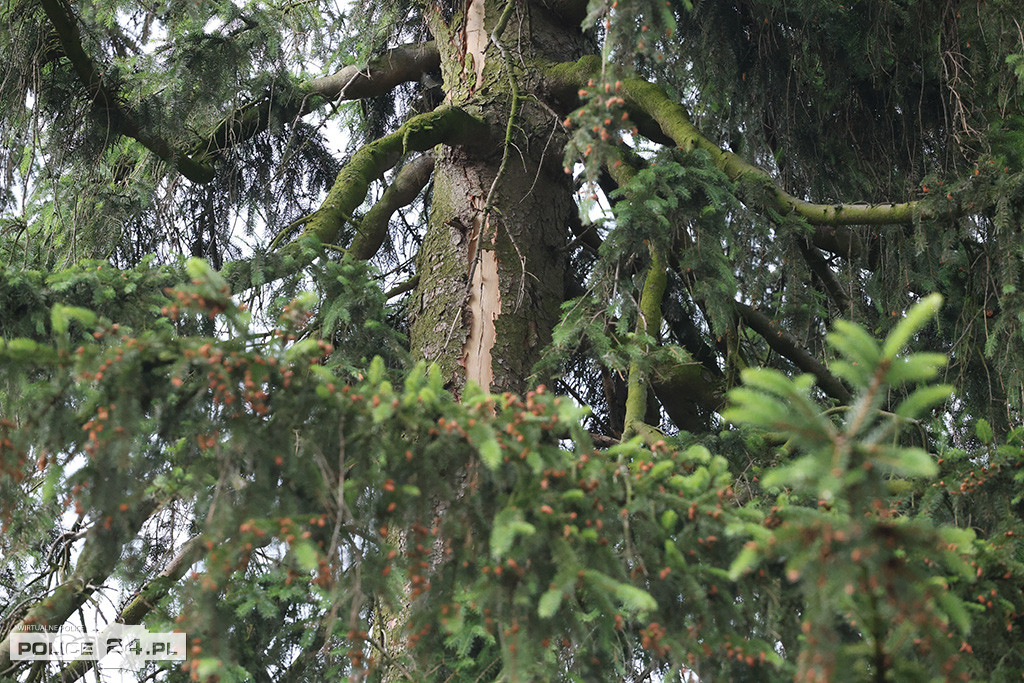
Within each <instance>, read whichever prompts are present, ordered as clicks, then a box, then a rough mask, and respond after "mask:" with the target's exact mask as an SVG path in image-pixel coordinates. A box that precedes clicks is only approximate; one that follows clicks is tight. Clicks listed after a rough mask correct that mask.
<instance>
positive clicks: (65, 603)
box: [0, 500, 157, 676]
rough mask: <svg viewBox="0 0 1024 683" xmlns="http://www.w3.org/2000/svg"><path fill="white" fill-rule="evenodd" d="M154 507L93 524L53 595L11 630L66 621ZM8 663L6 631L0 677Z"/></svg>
mask: <svg viewBox="0 0 1024 683" xmlns="http://www.w3.org/2000/svg"><path fill="white" fill-rule="evenodd" d="M156 507H157V505H156V502H155V501H150V500H147V501H145V502H143V503H140V504H138V505H136V506H135V507H134V508H131V509H129V511H128V512H126V513H124V514H123V515H122V516H121V517H120V518H118V519H117V520H115V521H114V523H113V524H111V525H109V527H108V526H107V525H104V524H96V525H95V526H94V527H93V528H92V529H91V530H90V531H89V533H88V534H87V535H86V540H85V547H84V548H83V549H82V553H81V555H80V556H79V558H78V563H77V565H76V566H75V571H74V572H72V574H71V576H70V577H68V579H67V581H65V582H64V583H62V584H61V585H60V586H58V587H57V589H56V590H55V591H54V592H53V594H52V595H50V596H49V597H48V598H46V599H45V600H43V601H42V602H40V603H39V604H37V605H36V606H34V607H33V608H32V609H30V610H29V611H28V613H27V614H26V615H25V616H24V617H23V618H22V619H21V621H19V622H18V623H17V624H15V625H14V627H13V628H12V629H11V632H12V633H13V632H15V631H19V630H22V629H24V628H25V627H26V626H29V625H32V624H44V625H51V626H56V625H60V624H63V623H64V622H65V621H67V619H68V618H69V617H70V616H71V615H72V614H74V613H75V610H77V609H78V608H79V607H81V606H82V605H83V604H85V601H86V600H88V599H89V596H91V595H92V594H93V593H94V592H95V591H96V589H97V588H98V587H100V586H102V585H103V583H104V582H105V581H106V580H107V578H108V577H109V576H110V574H111V572H113V571H114V569H115V568H116V567H117V563H118V561H119V560H120V558H121V549H122V548H123V547H124V544H125V543H127V542H128V541H129V540H131V539H132V538H134V537H135V535H136V534H137V533H138V531H139V529H140V528H141V527H142V525H143V523H144V522H145V521H146V520H147V519H148V518H149V516H150V515H151V514H152V513H153V511H154V510H155V509H156ZM11 663H12V660H11V635H10V633H8V634H7V635H6V636H5V637H4V639H3V640H2V641H0V676H5V675H7V674H8V673H10V668H11Z"/></svg>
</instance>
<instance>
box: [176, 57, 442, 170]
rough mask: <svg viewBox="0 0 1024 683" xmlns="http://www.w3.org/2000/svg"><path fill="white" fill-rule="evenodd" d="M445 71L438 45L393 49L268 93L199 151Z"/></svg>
mask: <svg viewBox="0 0 1024 683" xmlns="http://www.w3.org/2000/svg"><path fill="white" fill-rule="evenodd" d="M439 67H440V57H439V56H438V52H437V47H436V46H435V45H434V42H433V41H430V42H426V43H412V44H409V45H400V46H398V47H395V48H392V49H390V50H388V51H387V52H385V53H384V54H382V55H380V56H379V57H375V58H373V59H372V60H370V62H369V63H368V64H366V65H365V66H362V67H359V66H346V67H345V68H343V69H341V70H340V71H338V72H337V73H334V74H331V75H330V76H324V77H322V78H315V79H313V80H311V81H307V82H306V83H303V84H301V85H299V87H298V89H297V90H295V91H281V92H278V93H274V92H268V93H267V94H266V95H265V96H263V97H261V98H260V99H258V100H256V101H254V102H250V103H249V104H247V105H245V106H244V107H242V108H240V109H238V110H237V111H235V112H232V113H231V114H230V115H229V116H227V117H225V118H224V120H223V121H222V122H221V124H220V125H219V126H218V127H217V129H216V130H215V131H214V132H213V133H212V134H211V135H210V137H209V138H208V139H207V140H206V142H204V143H203V144H201V145H199V146H197V147H196V149H195V150H194V153H204V154H216V153H217V152H219V151H222V150H224V149H226V148H228V147H230V146H232V145H235V144H238V143H239V142H244V141H246V140H250V139H252V138H253V137H255V136H256V135H259V134H260V133H262V132H263V131H265V130H266V129H267V127H268V126H269V125H270V122H271V121H272V120H273V119H275V118H276V119H277V120H280V121H291V120H294V119H297V118H301V117H303V116H305V115H306V114H309V113H310V112H312V111H314V110H316V109H318V108H320V107H321V106H323V105H324V104H325V103H327V102H331V101H334V100H356V99H361V98H364V97H374V96H376V95H383V94H385V93H387V92H390V91H391V90H392V89H393V88H394V87H395V86H397V85H399V84H400V83H405V82H407V81H418V80H420V78H421V77H422V76H423V74H424V73H427V72H429V71H434V70H436V69H438V68H439Z"/></svg>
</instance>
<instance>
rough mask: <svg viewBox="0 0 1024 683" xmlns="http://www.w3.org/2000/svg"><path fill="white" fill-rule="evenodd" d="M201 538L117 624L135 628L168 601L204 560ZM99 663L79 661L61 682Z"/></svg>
mask: <svg viewBox="0 0 1024 683" xmlns="http://www.w3.org/2000/svg"><path fill="white" fill-rule="evenodd" d="M201 540H202V539H201V538H199V537H198V536H196V537H193V538H191V539H189V540H188V541H186V542H185V543H184V544H183V545H182V547H181V550H179V551H178V554H177V555H175V556H174V558H173V559H172V560H171V561H170V562H169V563H168V564H167V566H166V567H164V569H163V570H162V571H161V572H160V573H159V574H157V576H155V577H154V578H153V580H151V581H149V582H148V583H147V584H146V585H145V586H144V587H143V588H142V590H141V591H139V593H138V594H137V595H136V596H135V597H134V598H132V600H131V601H130V602H129V603H128V604H127V605H126V606H125V607H124V609H122V610H121V613H120V614H119V615H118V616H117V619H115V620H114V621H115V623H118V624H125V625H127V626H134V625H137V624H141V623H142V620H143V619H144V618H145V616H146V615H147V614H149V612H150V611H151V610H152V609H153V606H154V605H156V604H157V603H158V602H160V601H161V600H163V599H164V597H166V596H167V594H168V593H169V592H170V590H171V587H172V586H174V584H176V583H177V582H178V581H179V580H180V579H181V577H183V576H184V575H185V572H187V571H188V570H189V568H190V567H191V566H192V565H193V564H195V563H196V562H197V561H199V559H201V558H202V551H203V547H202V545H201V543H200V542H201ZM95 664H96V662H95V660H88V659H78V660H75V661H73V662H71V663H70V664H68V665H67V666H66V667H64V668H63V669H61V672H60V674H59V676H58V680H61V681H77V680H78V679H80V678H81V677H82V676H84V675H85V674H86V672H87V671H89V670H90V669H92V668H93V666H95Z"/></svg>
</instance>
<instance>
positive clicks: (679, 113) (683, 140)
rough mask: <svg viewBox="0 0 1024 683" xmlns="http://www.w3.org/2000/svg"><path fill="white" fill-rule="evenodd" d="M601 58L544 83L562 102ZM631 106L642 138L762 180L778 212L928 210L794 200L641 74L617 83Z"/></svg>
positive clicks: (566, 67)
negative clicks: (717, 141)
mask: <svg viewBox="0 0 1024 683" xmlns="http://www.w3.org/2000/svg"><path fill="white" fill-rule="evenodd" d="M600 66H601V65H600V58H599V57H597V56H595V55H590V56H587V57H584V58H582V59H580V60H579V61H577V62H571V63H565V64H557V65H554V66H552V67H549V68H548V69H547V70H546V75H547V78H548V80H549V83H550V84H551V85H552V86H553V87H554V88H555V89H556V90H558V91H559V92H560V93H561V96H562V99H563V100H564V99H565V98H566V97H567V96H568V93H569V92H570V91H575V90H578V89H579V88H584V87H586V84H587V82H588V81H589V80H590V79H594V78H597V77H598V76H599V74H600ZM619 94H620V95H621V96H622V97H623V98H624V99H625V100H626V106H627V107H628V108H629V109H630V115H631V116H632V117H633V119H634V121H635V122H636V123H637V125H638V127H639V129H640V132H641V133H643V134H644V135H645V136H647V137H649V138H651V139H653V140H656V141H662V140H664V138H665V136H667V137H668V138H669V139H671V140H672V142H673V143H674V144H676V145H677V146H678V147H680V148H681V149H684V150H688V151H689V150H693V149H698V148H699V149H703V150H704V151H706V152H707V153H708V154H709V155H710V156H711V159H712V160H713V161H714V163H715V165H716V166H717V167H718V168H719V169H721V170H722V171H723V172H724V173H725V174H726V175H727V176H728V177H729V178H730V179H731V180H734V181H735V180H740V179H741V178H748V179H754V180H758V181H762V182H764V183H765V184H766V185H767V186H768V187H769V188H771V192H770V195H769V201H770V202H771V204H772V206H771V208H773V209H774V210H776V211H777V212H779V213H780V214H782V215H788V214H796V215H798V216H800V217H801V218H803V219H805V220H806V221H807V222H808V223H810V224H812V225H833V226H834V225H889V224H895V223H910V222H911V221H912V220H913V218H914V216H915V215H917V214H920V215H921V216H923V217H928V216H929V212H928V210H927V209H925V208H923V207H922V206H921V205H920V203H919V202H914V201H912V202H904V203H880V204H815V203H812V202H807V201H804V200H802V199H798V198H796V197H794V196H793V195H791V194H789V193H788V192H786V191H785V190H783V189H782V188H780V187H778V186H777V185H776V184H775V181H774V180H773V179H772V177H771V176H770V175H769V174H768V173H767V172H766V171H763V170H762V169H760V168H758V167H756V166H754V165H753V164H750V163H748V162H746V161H744V160H743V159H741V158H740V157H739V156H737V155H736V154H733V153H732V152H729V151H726V150H723V149H722V148H721V147H719V146H718V145H716V144H715V143H713V142H711V141H710V140H708V139H707V138H706V137H704V136H703V135H702V134H701V133H700V131H699V130H697V128H696V127H695V126H694V125H693V124H692V123H691V122H690V119H689V116H688V115H687V112H686V109H685V108H684V107H683V106H682V105H681V104H680V103H678V102H676V101H674V100H672V99H671V98H670V97H669V96H668V95H667V94H666V93H665V91H664V90H663V89H662V88H661V87H660V86H657V85H655V84H653V83H649V82H648V81H645V80H643V79H640V78H627V79H625V80H623V81H622V82H621V87H620V93H619Z"/></svg>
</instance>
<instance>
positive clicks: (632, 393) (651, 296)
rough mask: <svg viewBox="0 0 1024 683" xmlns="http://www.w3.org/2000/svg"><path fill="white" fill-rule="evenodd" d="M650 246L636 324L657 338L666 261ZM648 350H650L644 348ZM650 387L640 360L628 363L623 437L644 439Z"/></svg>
mask: <svg viewBox="0 0 1024 683" xmlns="http://www.w3.org/2000/svg"><path fill="white" fill-rule="evenodd" d="M650 247H651V267H650V269H649V270H648V271H647V277H646V278H645V279H644V288H643V291H642V292H641V293H640V319H639V320H638V321H637V331H639V332H642V333H643V334H645V335H646V336H647V337H651V338H656V337H657V336H658V333H659V332H660V330H661V300H662V299H663V298H664V297H665V289H666V288H667V287H668V274H667V272H666V270H665V269H666V261H665V257H664V255H663V254H662V253H661V250H660V249H658V248H657V247H655V246H654V244H653V243H652V244H651V245H650ZM647 350H648V351H649V350H650V349H647ZM649 384H650V381H649V378H648V377H647V371H646V369H645V368H644V367H643V366H642V363H641V362H640V361H639V360H633V361H630V363H629V380H628V382H627V384H626V387H627V389H626V418H625V421H624V425H623V438H624V439H626V438H629V437H630V436H633V435H635V434H640V435H641V436H644V432H645V431H646V430H645V429H644V427H648V428H650V426H649V425H647V424H646V423H645V422H644V417H645V416H646V415H647V389H648V386H649ZM644 438H647V437H646V436H644Z"/></svg>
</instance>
